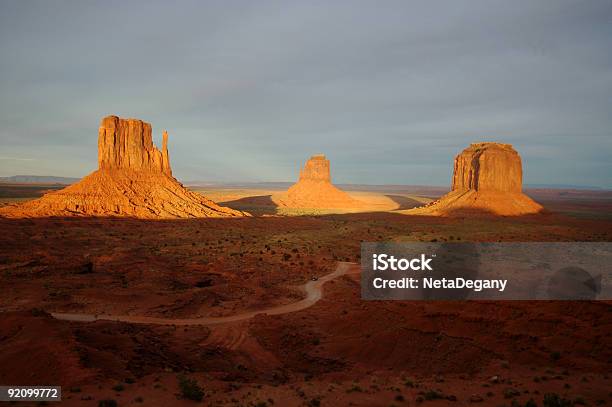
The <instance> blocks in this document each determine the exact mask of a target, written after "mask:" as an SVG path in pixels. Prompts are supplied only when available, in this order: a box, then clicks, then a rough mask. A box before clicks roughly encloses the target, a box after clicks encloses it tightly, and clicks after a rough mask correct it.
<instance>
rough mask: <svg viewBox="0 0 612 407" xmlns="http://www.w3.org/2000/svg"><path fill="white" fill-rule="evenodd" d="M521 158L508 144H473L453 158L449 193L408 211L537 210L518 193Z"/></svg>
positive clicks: (445, 213)
mask: <svg viewBox="0 0 612 407" xmlns="http://www.w3.org/2000/svg"><path fill="white" fill-rule="evenodd" d="M522 184H523V168H522V164H521V157H520V156H519V154H518V152H516V150H515V149H514V148H513V147H512V146H511V145H510V144H501V143H475V144H471V145H470V146H469V147H468V148H466V149H465V150H463V151H462V152H461V153H460V154H459V155H457V156H456V157H455V165H454V171H453V181H452V187H451V192H449V193H448V194H446V195H444V196H443V197H442V198H440V199H439V200H437V201H433V202H431V203H429V204H427V205H426V206H424V207H420V208H415V209H412V210H409V211H407V212H406V213H409V214H424V215H438V216H452V215H464V214H474V213H482V214H487V213H488V214H492V215H502V216H519V215H529V214H536V213H540V212H542V211H543V210H544V208H542V206H541V205H540V204H538V203H536V202H535V201H533V200H532V199H531V198H529V197H528V196H527V195H525V194H523V192H522Z"/></svg>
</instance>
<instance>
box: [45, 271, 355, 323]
mask: <svg viewBox="0 0 612 407" xmlns="http://www.w3.org/2000/svg"><path fill="white" fill-rule="evenodd" d="M351 265H354V263H347V262H339V263H338V267H337V268H336V270H335V271H334V272H332V273H329V274H327V275H325V276H323V277H321V278H319V279H318V280H316V281H308V282H307V283H306V284H304V285H303V286H302V289H303V290H304V292H305V293H306V298H304V299H302V300H300V301H296V302H292V303H290V304H285V305H279V306H277V307H272V308H266V309H262V310H257V311H247V312H242V313H240V314H235V315H230V316H227V317H203V318H159V317H146V316H137V315H104V314H101V315H96V314H74V313H65V312H52V313H51V316H52V317H53V318H55V319H60V320H64V321H79V322H93V321H117V322H127V323H132V324H153V325H180V326H186V325H218V324H225V323H228V322H237V321H244V320H246V319H251V318H253V317H254V316H255V315H260V314H267V315H281V314H288V313H290V312H296V311H301V310H303V309H306V308H308V307H311V306H313V305H314V304H316V303H317V302H318V301H319V300H320V299H321V298H323V284H325V283H326V282H328V281H331V280H334V279H336V278H338V277H340V276H343V275H345V274H355V273H358V272H359V271H350V268H351Z"/></svg>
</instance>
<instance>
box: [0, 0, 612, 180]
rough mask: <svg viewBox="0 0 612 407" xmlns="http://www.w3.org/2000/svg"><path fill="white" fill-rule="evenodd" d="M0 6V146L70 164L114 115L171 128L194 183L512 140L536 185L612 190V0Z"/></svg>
mask: <svg viewBox="0 0 612 407" xmlns="http://www.w3.org/2000/svg"><path fill="white" fill-rule="evenodd" d="M0 7H1V8H2V12H1V13H0V50H1V51H2V55H3V58H2V59H1V60H0V71H1V72H2V75H1V76H0V87H1V88H2V89H3V92H2V93H0V122H1V123H2V124H3V131H2V132H1V133H0V143H2V144H3V145H8V146H11V150H10V151H11V154H12V155H13V154H14V155H15V156H19V155H23V156H28V155H31V154H30V151H31V150H32V149H36V150H37V151H38V152H42V153H44V151H53V153H54V156H53V157H49V158H48V160H49V159H56V160H61V161H62V164H61V167H62V170H64V171H67V170H68V167H70V166H72V168H73V170H74V172H75V173H78V174H82V173H84V172H86V169H88V168H89V167H91V166H92V165H94V164H95V157H96V152H95V149H96V137H97V128H98V123H99V120H100V119H101V118H102V117H103V116H105V115H108V114H117V115H120V116H127V117H138V118H141V119H143V120H146V121H149V122H151V123H152V125H153V128H154V134H155V137H159V136H160V135H161V131H162V130H163V129H168V131H169V132H170V154H171V156H172V162H173V167H174V170H175V171H174V172H175V174H177V176H179V177H181V178H183V179H210V180H218V179H232V180H240V179H243V180H291V179H294V178H295V177H296V168H298V166H299V164H300V163H301V162H303V161H304V160H305V159H306V158H307V157H308V156H309V155H310V154H312V153H317V152H323V153H325V154H326V155H328V156H329V157H330V158H331V160H332V171H333V175H334V179H336V180H337V181H339V182H356V183H373V182H376V183H381V182H383V183H396V184H397V183H404V184H407V183H412V184H422V183H424V182H425V181H426V182H428V183H433V184H439V185H446V184H448V182H449V178H450V171H451V170H452V168H451V160H452V158H453V157H454V155H455V154H457V153H458V152H459V151H460V150H461V149H463V148H464V147H466V146H467V145H468V144H469V143H470V142H474V141H480V140H498V141H503V142H508V143H513V144H514V145H515V147H516V148H517V149H518V150H519V152H520V153H521V155H522V156H523V158H524V160H523V161H524V162H525V167H526V173H525V180H526V182H528V183H570V182H571V183H573V184H585V185H593V184H595V185H602V186H612V184H611V182H612V181H611V179H612V178H611V177H610V176H609V174H610V173H611V172H612V158H610V157H609V156H608V155H604V154H602V152H603V151H610V150H611V149H612V148H611V147H612V137H611V136H612V135H611V134H610V133H611V131H612V130H611V129H612V117H611V116H610V114H609V106H610V105H611V102H612V54H610V52H609V51H608V50H609V48H610V38H612V25H610V24H609V16H610V15H612V5H611V4H610V2H608V1H597V0H595V1H590V2H587V3H576V2H574V1H563V0H559V1H557V0H554V1H553V0H550V1H540V2H507V1H501V0H499V1H496V0H492V1H454V2H437V1H433V2H405V1H389V2H385V3H384V5H381V4H378V3H377V4H374V3H372V2H367V1H363V2H361V1H351V2H348V1H346V2H345V1H337V2H327V1H312V2H300V1H261V2H256V3H253V2H249V1H239V2H232V3H227V2H222V1H208V2H196V1H193V2H191V1H185V2H181V4H180V5H179V6H177V5H170V4H167V3H165V2H137V1H134V2H129V3H125V2H114V1H109V2H104V3H98V2H79V1H65V2H59V3H53V4H50V3H48V2H45V1H40V2H5V3H3V4H2V6H0ZM118 10H121V12H118ZM62 151H63V153H62ZM553 152H554V159H551V158H550V156H551V154H553ZM36 156H38V154H37V155H36ZM85 158H87V160H85ZM88 160H91V162H90V161H88ZM87 163H89V164H87ZM570 163H571V164H570ZM47 165H48V164H47ZM32 167H33V169H34V170H35V169H36V167H35V165H34V164H32ZM45 168H47V167H45ZM41 170H42V167H41ZM4 171H6V166H5V168H4Z"/></svg>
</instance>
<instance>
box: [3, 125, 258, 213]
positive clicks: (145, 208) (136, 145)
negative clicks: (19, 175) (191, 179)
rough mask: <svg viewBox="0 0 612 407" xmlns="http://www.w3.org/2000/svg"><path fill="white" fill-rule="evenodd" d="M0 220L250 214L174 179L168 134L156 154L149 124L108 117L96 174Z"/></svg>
mask: <svg viewBox="0 0 612 407" xmlns="http://www.w3.org/2000/svg"><path fill="white" fill-rule="evenodd" d="M0 215H2V216H6V217H47V216H121V217H134V218H146V219H159V218H194V217H228V216H245V215H248V214H246V213H244V212H240V211H236V210H234V209H230V208H225V207H222V206H219V205H217V204H216V203H214V202H212V201H211V200H209V199H206V198H205V197H203V196H202V195H200V194H198V193H195V192H192V191H189V190H188V189H187V188H185V187H184V186H183V185H182V184H181V183H180V182H178V181H177V180H176V179H175V178H174V177H173V176H172V169H171V168H170V160H169V157H168V133H167V132H165V131H164V133H163V144H162V149H161V151H160V150H159V149H157V147H155V145H154V144H153V139H152V136H151V125H150V124H149V123H145V122H143V121H142V120H138V119H120V118H118V117H117V116H108V117H105V118H104V119H102V122H101V123H100V129H99V131H98V170H96V171H94V172H93V173H91V174H89V175H88V176H86V177H84V178H83V179H82V180H81V181H79V182H77V183H76V184H73V185H70V186H68V187H66V188H64V189H62V190H59V191H55V192H51V193H48V194H46V195H44V196H43V197H41V198H39V199H36V200H33V201H29V202H26V203H23V204H21V205H17V206H8V207H4V208H2V209H0Z"/></svg>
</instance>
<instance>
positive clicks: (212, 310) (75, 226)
mask: <svg viewBox="0 0 612 407" xmlns="http://www.w3.org/2000/svg"><path fill="white" fill-rule="evenodd" d="M208 192H209V195H210V192H215V191H208ZM216 193H218V194H219V195H218V196H219V197H222V196H225V197H226V199H227V200H228V202H230V201H240V202H241V203H244V199H245V198H246V199H247V200H248V202H249V203H250V204H251V205H252V204H253V200H252V199H251V198H252V197H258V196H265V195H266V194H267V192H266V191H251V192H249V191H243V192H237V191H227V190H218V191H216ZM351 193H352V192H351ZM372 194H374V193H372ZM375 194H378V195H379V197H373V198H372V199H373V202H379V203H380V202H383V201H385V202H387V203H389V202H388V201H386V198H388V197H385V198H382V197H380V196H381V195H382V196H385V195H401V196H404V198H406V199H411V198H410V194H405V193H401V192H397V193H393V192H388V191H387V192H384V193H380V192H376V193H375ZM271 195H273V193H272V194H271ZM389 199H391V198H389ZM396 199H398V200H399V198H394V199H392V200H393V201H394V202H396V204H398V205H399V207H398V208H396V209H391V210H389V211H385V212H374V211H370V212H363V213H344V214H319V215H317V216H312V215H304V216H277V215H275V214H272V213H269V214H268V213H265V212H266V211H269V210H270V208H269V206H270V205H261V206H259V208H260V211H261V214H262V215H265V216H257V217H253V218H243V219H194V220H177V221H152V220H148V221H146V220H134V219H101V218H97V219H88V218H79V219H74V218H68V219H54V218H41V219H12V220H8V219H0V230H1V232H2V233H0V287H1V288H2V290H1V291H2V296H0V310H1V312H2V314H1V316H0V383H2V384H42V383H45V384H59V385H62V386H63V389H64V401H63V402H62V403H61V405H68V406H82V405H84V406H88V405H89V406H97V405H98V403H99V402H100V400H102V399H113V400H116V401H117V403H118V405H120V406H123V405H147V406H168V405H183V406H191V405H198V404H197V403H196V402H194V401H191V400H188V399H186V398H185V397H184V394H183V393H182V392H181V390H180V388H179V377H180V376H181V375H186V376H187V377H189V378H193V379H195V380H196V381H197V383H198V384H199V386H201V388H202V389H203V391H204V397H203V401H202V403H201V404H200V405H238V406H260V407H261V406H278V405H282V406H317V405H323V406H343V405H355V406H391V405H395V406H404V405H418V404H423V405H431V406H440V405H453V406H457V405H472V404H475V403H476V405H478V404H477V403H480V405H486V406H489V405H491V406H512V405H519V406H524V405H525V404H526V403H527V402H528V400H529V399H533V400H534V401H535V402H536V403H537V405H538V406H542V405H543V401H544V398H545V397H547V399H548V400H551V399H552V398H554V397H559V398H563V399H567V400H570V401H571V402H572V403H574V404H575V405H582V404H581V403H582V402H584V403H585V404H586V405H598V404H604V403H608V404H609V403H610V402H611V400H612V394H611V393H610V389H611V388H612V381H611V378H610V372H611V371H612V369H611V366H612V353H611V349H612V346H610V345H612V343H611V342H610V333H611V332H612V318H611V315H612V313H611V312H610V311H611V310H612V304H610V303H608V302H555V301H547V302H526V301H520V302H492V301H490V302H475V301H470V302H440V301H437V302H405V301H393V302H382V301H363V300H361V298H360V289H359V282H358V275H357V274H347V275H343V276H340V277H338V278H335V279H333V280H330V281H328V282H326V283H325V284H324V285H323V288H322V289H323V296H322V298H320V299H319V300H318V301H317V302H316V303H314V304H309V305H311V306H309V307H306V308H303V309H301V310H296V311H295V312H291V313H283V314H278V315H265V314H261V313H257V315H255V316H252V317H251V315H249V316H250V318H249V319H241V320H237V321H233V322H228V323H223V324H216V325H209V326H199V325H198V326H179V325H165V324H164V325H156V324H146V323H145V324H142V323H138V324H132V323H127V322H120V321H104V320H97V321H92V322H83V321H61V320H57V319H54V318H53V317H52V316H51V315H50V314H49V313H50V312H70V313H84V314H98V315H100V314H105V315H130V316H146V317H152V318H162V319H164V320H168V319H189V318H217V317H231V316H232V315H241V314H243V313H251V312H256V311H257V310H265V309H270V308H274V309H278V308H276V307H281V308H280V309H286V308H282V307H291V305H288V304H295V303H299V301H301V300H303V299H305V298H308V297H307V293H304V291H303V290H302V289H301V288H300V287H303V286H304V284H308V282H309V281H311V278H312V276H317V277H319V281H321V277H323V276H325V275H327V274H329V273H332V272H333V271H334V270H335V269H336V266H337V264H338V262H358V261H359V253H360V251H359V245H360V242H361V241H398V242H400V241H434V240H435V241H488V242H495V241H610V240H611V238H612V221H610V220H609V219H608V218H607V214H608V213H609V212H610V206H606V205H607V204H606V202H607V201H605V200H601V199H599V198H597V199H595V198H590V197H587V198H584V197H583V198H582V199H580V198H579V197H577V196H575V195H572V198H571V201H570V200H567V199H563V198H559V197H555V196H554V195H553V196H548V198H547V199H550V202H551V205H550V206H552V207H558V208H562V213H558V212H557V213H555V212H553V213H550V214H547V215H545V216H536V217H517V218H492V217H487V216H482V217H476V218H454V219H450V218H436V217H425V216H407V215H404V214H402V211H403V209H400V208H401V205H402V204H401V203H400V202H397V201H396ZM408 202H410V201H404V205H405V206H406V205H407V204H408ZM264 203H265V202H264ZM234 204H236V202H234ZM555 205H556V206H555ZM272 209H273V208H272ZM573 213H579V214H580V216H568V215H570V214H573ZM547 394H549V395H548V396H546V395H547ZM551 394H554V396H552V395H551ZM512 403H514V404H512ZM24 405H27V404H24Z"/></svg>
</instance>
